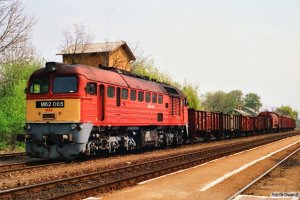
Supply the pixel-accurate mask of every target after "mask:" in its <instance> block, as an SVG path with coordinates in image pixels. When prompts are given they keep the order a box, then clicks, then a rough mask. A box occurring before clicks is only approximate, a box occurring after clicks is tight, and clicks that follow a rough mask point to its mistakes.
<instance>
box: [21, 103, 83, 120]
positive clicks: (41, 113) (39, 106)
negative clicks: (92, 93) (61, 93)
mask: <svg viewBox="0 0 300 200" xmlns="http://www.w3.org/2000/svg"><path fill="white" fill-rule="evenodd" d="M80 108H81V106H80V99H57V100H54V99H34V100H27V102H26V122H27V123H39V122H56V123H59V122H80V110H81V109H80Z"/></svg>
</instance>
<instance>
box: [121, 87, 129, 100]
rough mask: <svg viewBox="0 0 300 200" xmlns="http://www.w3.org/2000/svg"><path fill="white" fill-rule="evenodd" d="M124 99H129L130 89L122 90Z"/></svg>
mask: <svg viewBox="0 0 300 200" xmlns="http://www.w3.org/2000/svg"><path fill="white" fill-rule="evenodd" d="M122 99H124V100H127V99H128V89H126V88H123V89H122Z"/></svg>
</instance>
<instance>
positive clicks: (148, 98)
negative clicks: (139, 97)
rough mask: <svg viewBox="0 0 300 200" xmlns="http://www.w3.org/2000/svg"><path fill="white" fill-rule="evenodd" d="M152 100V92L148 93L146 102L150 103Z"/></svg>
mask: <svg viewBox="0 0 300 200" xmlns="http://www.w3.org/2000/svg"><path fill="white" fill-rule="evenodd" d="M150 101H151V93H148V92H147V93H146V102H147V103H150Z"/></svg>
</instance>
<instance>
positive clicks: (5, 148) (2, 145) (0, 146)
mask: <svg viewBox="0 0 300 200" xmlns="http://www.w3.org/2000/svg"><path fill="white" fill-rule="evenodd" d="M0 151H1V152H23V151H25V147H24V143H20V142H18V143H17V144H16V146H15V147H13V146H12V145H9V144H7V143H6V142H0Z"/></svg>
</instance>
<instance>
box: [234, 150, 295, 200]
mask: <svg viewBox="0 0 300 200" xmlns="http://www.w3.org/2000/svg"><path fill="white" fill-rule="evenodd" d="M299 151H300V148H298V149H297V150H295V151H293V152H292V153H290V154H289V155H288V156H286V157H285V158H284V159H282V160H281V161H280V162H278V163H277V164H275V165H274V166H273V167H271V168H270V169H269V170H267V171H266V172H264V173H263V174H262V175H260V176H259V177H257V178H256V179H254V180H253V181H252V182H250V183H249V184H248V185H246V186H245V187H243V188H242V189H240V190H239V191H238V192H237V193H235V194H234V195H232V196H231V197H229V198H228V200H232V199H234V198H235V197H237V196H238V195H240V194H242V193H243V192H245V191H246V190H247V189H249V188H250V187H251V186H252V185H254V184H255V183H257V182H258V181H260V180H261V179H263V178H264V177H266V176H267V175H268V174H270V172H272V171H273V170H274V169H276V168H277V167H278V166H279V165H281V164H282V163H283V162H285V161H286V160H287V159H289V158H290V157H291V156H293V155H294V154H296V153H297V152H299Z"/></svg>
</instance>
